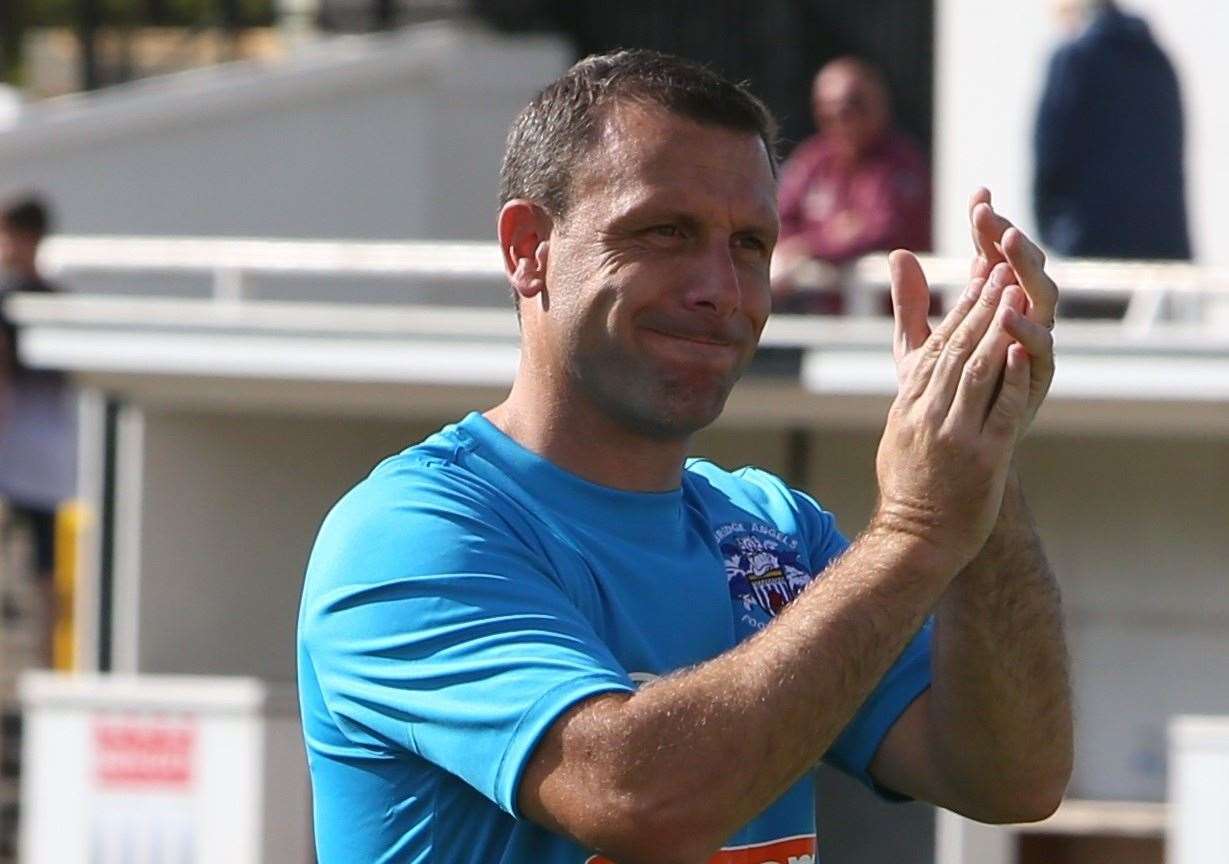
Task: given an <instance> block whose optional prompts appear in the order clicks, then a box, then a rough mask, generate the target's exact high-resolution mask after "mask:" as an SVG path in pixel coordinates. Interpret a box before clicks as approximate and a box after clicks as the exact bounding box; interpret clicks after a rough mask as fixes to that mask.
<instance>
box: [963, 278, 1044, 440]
mask: <svg viewBox="0 0 1229 864" xmlns="http://www.w3.org/2000/svg"><path fill="white" fill-rule="evenodd" d="M1025 302H1026V301H1025V297H1024V291H1023V290H1022V289H1021V288H1020V286H1018V285H1010V286H1008V287H1007V288H1006V289H1004V291H1003V298H1002V300H1001V301H1000V302H999V307H998V309H997V310H996V311H995V314H994V321H993V322H992V323H991V325H990V327H989V329H988V330H987V331H986V335H985V337H984V338H983V339H982V340H981V342H979V343H978V345H977V348H976V349H974V351H973V353H972V355H970V357H969V360H968V362H967V363H965V364H964V368H963V369H962V370H961V374H960V381H959V383H958V384H957V386H956V393H955V396H954V397H953V399H952V408H951V411H950V412H949V414H948V422H949V423H950V424H951V425H953V426H956V427H963V428H966V429H974V430H980V429H981V428H982V426H983V424H984V423H985V422H986V415H987V412H989V410H990V405H991V403H992V402H993V401H994V398H995V394H996V390H997V388H998V387H999V385H1000V379H1001V377H1002V375H1003V368H1004V364H1005V363H1006V362H1007V349H1008V348H1009V347H1011V345H1012V344H1013V343H1014V342H1015V339H1014V338H1013V337H1012V335H1011V333H1009V332H1008V330H1007V325H1006V322H1007V319H1008V318H1010V317H1011V316H1012V315H1013V314H1014V315H1017V317H1018V313H1019V311H1020V310H1021V309H1023V307H1024V303H1025Z"/></svg>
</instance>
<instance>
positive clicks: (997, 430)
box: [982, 343, 1031, 440]
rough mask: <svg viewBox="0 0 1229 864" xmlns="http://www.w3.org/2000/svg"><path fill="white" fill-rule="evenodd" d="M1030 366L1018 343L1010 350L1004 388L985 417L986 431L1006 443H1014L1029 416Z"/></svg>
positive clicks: (1026, 355) (1021, 346)
mask: <svg viewBox="0 0 1229 864" xmlns="http://www.w3.org/2000/svg"><path fill="white" fill-rule="evenodd" d="M1030 365H1031V362H1030V360H1029V357H1028V352H1027V351H1025V350H1024V346H1023V345H1020V344H1019V343H1015V344H1013V345H1011V346H1009V347H1008V348H1007V364H1006V370H1005V371H1004V373H1003V386H1002V388H1001V389H1000V390H999V395H998V398H996V399H995V400H994V405H993V407H991V409H990V413H989V414H988V415H987V417H986V423H985V425H984V426H983V427H982V428H983V431H985V432H987V433H989V434H991V435H994V436H995V437H1000V438H1004V439H1007V440H1014V439H1015V438H1017V437H1018V436H1019V434H1020V433H1021V432H1022V431H1023V429H1024V424H1025V418H1026V417H1027V413H1028V390H1029V377H1030V371H1029V367H1030Z"/></svg>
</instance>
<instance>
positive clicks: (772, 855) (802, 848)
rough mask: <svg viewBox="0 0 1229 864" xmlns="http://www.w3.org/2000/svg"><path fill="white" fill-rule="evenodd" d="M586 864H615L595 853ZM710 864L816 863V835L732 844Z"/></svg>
mask: <svg viewBox="0 0 1229 864" xmlns="http://www.w3.org/2000/svg"><path fill="white" fill-rule="evenodd" d="M585 864H613V862H612V861H610V859H608V858H603V857H602V856H601V855H594V856H593V857H592V858H590V859H589V860H588V861H586V862H585ZM709 864H815V836H814V835H813V834H807V835H804V836H802V837H787V838H785V839H782V840H773V841H770V842H768V843H753V844H751V845H750V846H731V847H728V848H725V849H722V850H721V851H720V852H718V853H717V854H716V855H714V856H713V857H712V858H711V859H710V861H709Z"/></svg>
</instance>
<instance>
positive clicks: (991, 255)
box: [969, 193, 1011, 276]
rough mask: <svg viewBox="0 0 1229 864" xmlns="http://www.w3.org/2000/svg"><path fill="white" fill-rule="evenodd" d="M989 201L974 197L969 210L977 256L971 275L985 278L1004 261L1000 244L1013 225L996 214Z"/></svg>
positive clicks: (987, 196)
mask: <svg viewBox="0 0 1229 864" xmlns="http://www.w3.org/2000/svg"><path fill="white" fill-rule="evenodd" d="M986 198H987V200H985V201H979V200H977V196H976V195H974V197H973V199H972V200H971V203H972V204H973V206H972V208H971V209H970V210H969V226H970V228H971V230H972V233H973V248H974V250H976V252H977V255H976V257H975V258H974V259H973V269H972V272H971V274H970V275H972V276H985V275H987V274H988V273H989V272H990V270H991V269H992V268H993V267H994V265H995V264H997V263H999V262H1000V261H1002V260H1004V258H1003V250H1002V248H1001V247H1000V242H1001V241H1002V238H1003V232H1004V231H1006V230H1007V229H1008V228H1010V227H1011V223H1010V222H1008V221H1007V220H1006V219H1004V218H1003V217H1002V216H1000V215H998V214H997V213H995V212H994V208H992V207H991V206H990V203H989V193H987V194H986Z"/></svg>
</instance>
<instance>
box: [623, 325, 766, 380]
mask: <svg viewBox="0 0 1229 864" xmlns="http://www.w3.org/2000/svg"><path fill="white" fill-rule="evenodd" d="M644 332H645V333H647V334H648V335H649V336H650V337H651V338H650V340H649V341H651V342H652V343H653V348H654V350H655V352H656V353H660V354H666V355H667V356H668V357H669V359H671V360H675V361H678V362H683V363H687V364H693V365H694V364H699V365H704V366H716V367H720V368H721V369H722V371H727V370H728V369H729V368H731V367H733V366H735V365H737V364H738V361H739V359H740V358H741V356H742V346H741V345H740V344H739V343H738V342H735V341H733V340H731V339H726V338H722V337H720V336H714V335H711V334H699V333H680V332H677V331H673V332H672V331H667V330H658V329H656V328H651V327H649V328H645V330H644Z"/></svg>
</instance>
